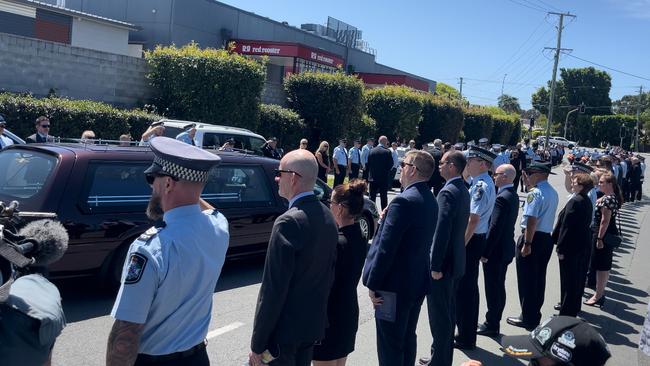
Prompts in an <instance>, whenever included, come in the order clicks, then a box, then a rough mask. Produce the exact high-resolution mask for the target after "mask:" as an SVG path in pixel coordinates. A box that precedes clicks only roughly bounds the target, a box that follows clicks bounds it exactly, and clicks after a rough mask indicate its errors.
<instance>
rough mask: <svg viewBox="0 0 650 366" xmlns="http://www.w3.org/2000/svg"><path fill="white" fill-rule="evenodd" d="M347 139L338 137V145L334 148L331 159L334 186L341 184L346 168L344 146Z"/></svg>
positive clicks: (346, 157)
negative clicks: (332, 162)
mask: <svg viewBox="0 0 650 366" xmlns="http://www.w3.org/2000/svg"><path fill="white" fill-rule="evenodd" d="M346 143H347V141H346V140H345V139H339V146H337V147H335V148H334V153H333V154H332V159H333V160H334V164H333V165H334V185H333V188H336V186H338V185H339V184H343V181H344V180H345V176H346V174H347V170H348V151H347V149H346V148H345V145H346Z"/></svg>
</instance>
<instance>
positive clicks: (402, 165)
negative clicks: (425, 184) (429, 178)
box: [399, 161, 420, 170]
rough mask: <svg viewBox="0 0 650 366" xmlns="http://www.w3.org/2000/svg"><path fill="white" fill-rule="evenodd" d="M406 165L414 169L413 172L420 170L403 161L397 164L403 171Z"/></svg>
mask: <svg viewBox="0 0 650 366" xmlns="http://www.w3.org/2000/svg"><path fill="white" fill-rule="evenodd" d="M407 165H408V166H412V167H414V168H415V170H420V169H418V167H416V166H415V164H411V163H407V162H405V161H401V162H400V163H399V166H400V167H402V169H404V167H405V166H407Z"/></svg>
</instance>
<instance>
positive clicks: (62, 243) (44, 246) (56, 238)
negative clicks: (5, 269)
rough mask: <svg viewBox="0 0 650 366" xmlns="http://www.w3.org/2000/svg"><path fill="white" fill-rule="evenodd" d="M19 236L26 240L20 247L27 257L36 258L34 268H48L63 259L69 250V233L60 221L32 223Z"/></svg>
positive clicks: (21, 230)
mask: <svg viewBox="0 0 650 366" xmlns="http://www.w3.org/2000/svg"><path fill="white" fill-rule="evenodd" d="M18 235H19V236H22V237H24V238H25V239H26V241H25V244H21V245H19V247H20V250H21V252H23V253H24V255H25V256H30V257H33V258H34V263H33V266H38V267H46V266H48V265H50V264H52V263H54V262H56V261H58V260H59V259H61V257H63V254H65V251H66V250H67V249H68V240H69V237H68V232H67V231H66V230H65V227H63V225H61V223H60V222H58V221H54V220H37V221H32V222H30V223H29V224H27V225H25V227H23V228H22V229H20V231H19V232H18Z"/></svg>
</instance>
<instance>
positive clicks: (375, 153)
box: [367, 145, 393, 187]
mask: <svg viewBox="0 0 650 366" xmlns="http://www.w3.org/2000/svg"><path fill="white" fill-rule="evenodd" d="M367 168H368V172H369V173H368V174H369V175H368V181H370V182H374V183H376V184H379V185H385V186H386V187H388V183H389V174H390V171H391V169H393V154H391V152H390V150H389V149H388V148H386V147H383V146H381V145H377V146H375V147H374V148H372V150H370V153H369V154H368V164H367Z"/></svg>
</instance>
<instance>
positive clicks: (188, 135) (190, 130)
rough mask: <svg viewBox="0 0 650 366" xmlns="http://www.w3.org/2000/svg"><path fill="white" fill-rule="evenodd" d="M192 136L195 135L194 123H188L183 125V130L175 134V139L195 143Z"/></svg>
mask: <svg viewBox="0 0 650 366" xmlns="http://www.w3.org/2000/svg"><path fill="white" fill-rule="evenodd" d="M194 136H196V123H190V124H189V125H186V126H185V127H183V132H181V133H179V134H178V135H177V136H176V140H179V141H183V142H184V143H186V144H190V145H196V144H195V143H194Z"/></svg>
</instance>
